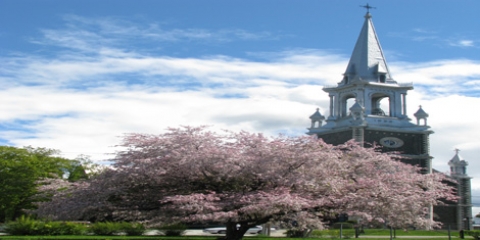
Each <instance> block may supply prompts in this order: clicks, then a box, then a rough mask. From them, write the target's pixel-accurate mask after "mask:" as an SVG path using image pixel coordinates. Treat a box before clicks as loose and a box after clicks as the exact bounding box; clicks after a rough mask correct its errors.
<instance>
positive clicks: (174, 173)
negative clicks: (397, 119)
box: [39, 127, 455, 240]
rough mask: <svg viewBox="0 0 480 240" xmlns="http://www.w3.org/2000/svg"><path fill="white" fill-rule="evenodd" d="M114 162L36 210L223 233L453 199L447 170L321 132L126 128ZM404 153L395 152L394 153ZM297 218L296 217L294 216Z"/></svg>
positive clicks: (420, 212) (412, 218)
mask: <svg viewBox="0 0 480 240" xmlns="http://www.w3.org/2000/svg"><path fill="white" fill-rule="evenodd" d="M121 146H122V147H124V148H125V149H126V150H125V151H122V152H119V153H118V155H117V157H116V158H115V163H114V165H113V168H111V169H109V170H107V171H104V172H102V174H100V175H98V176H97V177H95V178H93V179H91V180H89V181H88V182H84V183H82V184H78V185H76V186H75V188H72V189H71V190H70V191H63V192H59V193H57V195H56V197H55V198H54V200H53V201H52V202H51V203H49V204H45V205H44V206H43V207H42V209H40V211H39V212H40V213H41V214H43V215H44V216H49V217H54V218H58V219H88V220H106V219H108V220H145V221H149V222H150V223H164V222H170V223H171V222H172V221H180V222H222V223H224V224H225V225H226V226H227V239H232V240H237V239H240V238H242V236H243V235H244V233H245V232H246V230H247V229H248V228H249V227H252V226H254V225H257V224H263V223H267V222H269V221H270V222H271V221H283V222H294V223H295V226H296V227H297V228H299V229H306V228H313V227H315V228H321V226H322V223H323V221H324V220H326V219H328V218H329V217H331V216H335V215H337V214H340V213H347V214H349V215H350V216H356V217H358V218H360V219H362V221H363V222H365V223H368V222H380V223H388V224H389V225H391V226H393V227H397V228H401V227H406V226H412V225H415V226H417V227H433V226H435V225H436V223H435V222H433V221H431V220H430V219H429V218H427V217H426V216H427V215H428V213H429V211H428V209H429V207H430V206H431V205H437V204H440V203H441V202H440V199H450V200H451V199H454V198H455V196H454V194H452V189H451V188H450V187H449V186H447V185H446V184H443V183H442V180H444V179H445V175H443V174H438V173H433V174H420V171H419V170H420V169H418V168H417V167H414V166H410V165H406V164H403V163H401V162H399V161H396V160H394V159H393V158H392V156H391V155H388V154H382V153H380V152H378V151H376V150H375V149H374V148H368V149H367V148H363V147H360V146H358V145H357V144H356V143H354V142H353V141H352V142H348V143H346V144H344V145H341V146H335V147H334V146H332V145H328V144H326V143H324V142H323V141H322V140H319V139H316V138H315V137H309V136H301V137H285V136H278V137H273V138H268V137H265V136H263V135H262V134H255V133H248V132H238V133H235V132H226V133H224V134H219V133H215V132H210V131H208V130H207V129H205V128H204V127H182V128H172V129H169V130H168V131H167V132H166V133H164V134H160V135H148V134H129V135H126V136H125V138H124V140H123V143H122V144H121ZM397 157H398V156H397ZM288 220H294V221H288Z"/></svg>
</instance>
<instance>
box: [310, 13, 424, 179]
mask: <svg viewBox="0 0 480 240" xmlns="http://www.w3.org/2000/svg"><path fill="white" fill-rule="evenodd" d="M364 7H365V8H367V13H366V15H365V20H364V23H363V26H362V29H361V31H360V35H359V37H358V39H357V42H356V44H355V47H354V49H353V52H352V55H351V57H350V61H349V62H348V65H347V68H346V70H345V72H344V73H343V79H341V81H340V82H339V83H337V85H335V86H324V88H323V91H325V92H326V93H328V95H329V96H330V106H329V112H328V117H326V121H325V123H323V121H322V120H323V119H325V117H324V116H323V115H322V114H321V113H320V112H319V111H318V110H317V112H315V114H314V115H312V116H311V119H312V123H313V121H314V119H315V121H316V123H318V124H312V126H311V127H310V128H308V134H309V135H317V136H318V137H319V138H322V139H323V140H324V141H325V142H327V143H330V144H334V145H337V144H342V143H344V142H346V141H349V140H351V139H355V140H356V141H358V142H360V143H361V144H363V145H364V146H365V147H368V146H371V144H380V145H382V146H383V148H382V151H384V152H389V151H395V152H401V153H402V155H404V156H406V157H407V158H406V159H405V160H403V161H404V162H406V163H409V164H413V165H418V166H420V167H422V168H423V169H424V171H425V173H429V172H431V171H432V164H431V159H432V157H431V156H430V153H429V135H430V134H432V133H433V131H431V130H430V127H429V126H428V125H427V118H428V114H427V113H426V112H425V111H424V110H423V109H422V108H421V107H420V108H419V110H418V111H417V112H416V113H415V114H414V116H415V117H416V118H417V122H416V123H413V122H412V121H411V119H410V118H409V117H408V116H407V102H406V99H407V93H408V91H409V90H412V89H413V84H412V83H399V82H397V81H396V80H394V79H393V78H392V75H391V73H390V70H389V68H388V65H387V61H386V59H385V56H384V54H383V50H382V47H381V46H380V41H379V39H378V36H377V34H376V32H375V28H374V26H373V22H372V16H371V14H370V11H369V10H370V8H372V7H370V6H368V5H367V6H364ZM421 120H422V121H421Z"/></svg>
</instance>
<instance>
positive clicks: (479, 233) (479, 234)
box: [465, 230, 480, 240]
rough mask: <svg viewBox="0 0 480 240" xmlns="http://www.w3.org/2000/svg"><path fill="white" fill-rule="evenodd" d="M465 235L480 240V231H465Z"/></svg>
mask: <svg viewBox="0 0 480 240" xmlns="http://www.w3.org/2000/svg"><path fill="white" fill-rule="evenodd" d="M465 235H469V236H472V237H473V239H475V240H480V231H478V230H476V231H475V230H465Z"/></svg>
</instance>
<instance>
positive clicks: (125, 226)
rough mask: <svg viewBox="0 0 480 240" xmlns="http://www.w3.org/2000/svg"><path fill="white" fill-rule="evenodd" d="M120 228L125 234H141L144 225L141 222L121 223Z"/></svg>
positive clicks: (143, 230)
mask: <svg viewBox="0 0 480 240" xmlns="http://www.w3.org/2000/svg"><path fill="white" fill-rule="evenodd" d="M121 225H122V230H123V231H124V232H125V234H126V235H127V236H141V235H142V234H143V233H144V232H145V226H144V225H143V224H141V223H129V222H123V223H121Z"/></svg>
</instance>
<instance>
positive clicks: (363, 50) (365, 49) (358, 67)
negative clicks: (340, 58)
mask: <svg viewBox="0 0 480 240" xmlns="http://www.w3.org/2000/svg"><path fill="white" fill-rule="evenodd" d="M379 74H384V75H385V77H386V79H387V80H391V76H390V72H389V70H388V66H387V62H386V60H385V57H384V55H383V51H382V47H381V46H380V41H379V40H378V37H377V34H376V32H375V28H374V27H373V22H372V15H370V12H367V14H366V15H365V22H364V23H363V27H362V30H361V31H360V35H359V36H358V39H357V43H356V44H355V48H354V50H353V53H352V56H351V57H350V62H349V63H348V65H347V69H346V71H345V75H347V76H349V78H352V79H354V78H362V79H363V80H367V81H375V82H376V81H377V80H378V75H379Z"/></svg>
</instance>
